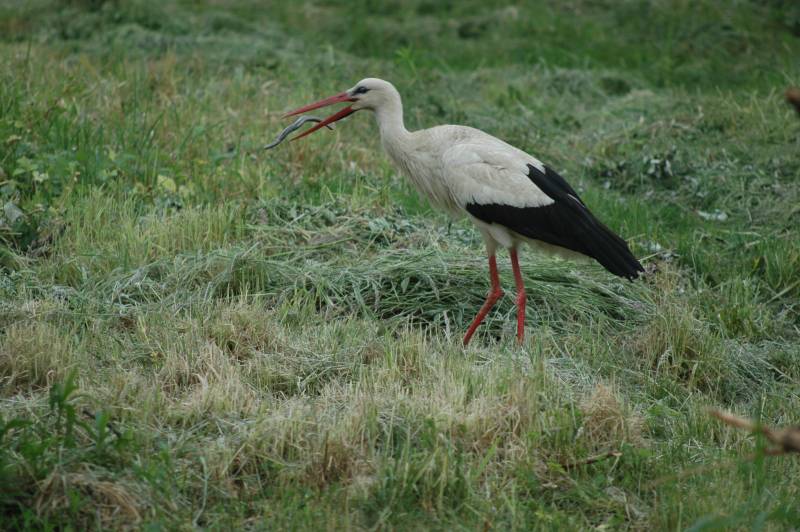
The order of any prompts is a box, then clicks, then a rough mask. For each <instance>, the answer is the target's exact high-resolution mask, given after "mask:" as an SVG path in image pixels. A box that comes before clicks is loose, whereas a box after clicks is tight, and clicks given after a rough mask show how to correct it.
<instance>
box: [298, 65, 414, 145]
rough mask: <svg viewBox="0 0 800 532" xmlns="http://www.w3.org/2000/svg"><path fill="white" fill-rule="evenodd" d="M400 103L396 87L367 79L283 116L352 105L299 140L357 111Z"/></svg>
mask: <svg viewBox="0 0 800 532" xmlns="http://www.w3.org/2000/svg"><path fill="white" fill-rule="evenodd" d="M399 101H400V94H399V93H398V92H397V89H395V88H394V85H392V84H391V83H389V82H388V81H384V80H382V79H377V78H365V79H362V80H361V81H359V82H358V83H356V84H355V85H354V86H353V87H352V88H350V89H347V90H346V91H344V92H340V93H339V94H335V95H333V96H330V97H328V98H325V99H323V100H320V101H318V102H314V103H310V104H308V105H304V106H303V107H300V108H299V109H295V110H294V111H290V112H288V113H286V114H285V115H283V116H284V118H286V117H287V116H293V115H299V114H301V113H305V112H308V111H312V110H314V109H319V108H320V107H326V106H328V105H333V104H336V103H341V102H350V103H351V105H348V106H347V107H343V108H342V109H340V110H339V111H338V112H336V113H334V114H332V115H331V116H329V117H327V118H326V119H325V120H323V121H322V122H320V123H319V124H317V125H315V126H314V127H312V128H311V129H309V130H308V131H306V132H305V133H303V134H302V135H298V136H296V137H295V138H294V139H293V140H297V139H299V138H301V137H305V136H306V135H310V134H311V133H313V132H314V131H316V130H318V129H320V128H322V127H325V126H327V125H328V124H332V123H333V122H336V121H337V120H341V119H342V118H344V117H346V116H350V115H351V114H353V113H355V112H356V111H361V110H362V109H368V110H370V111H377V110H379V109H381V108H382V107H384V106H387V105H391V104H392V103H394V102H399Z"/></svg>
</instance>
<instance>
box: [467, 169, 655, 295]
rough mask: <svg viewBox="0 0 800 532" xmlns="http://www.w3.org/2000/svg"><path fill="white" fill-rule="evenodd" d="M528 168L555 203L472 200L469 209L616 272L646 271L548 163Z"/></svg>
mask: <svg viewBox="0 0 800 532" xmlns="http://www.w3.org/2000/svg"><path fill="white" fill-rule="evenodd" d="M528 168H529V171H528V177H529V178H530V180H531V181H533V183H534V184H535V185H536V186H537V187H539V188H540V189H541V190H542V192H544V193H545V194H547V195H548V196H550V197H551V198H553V200H554V203H551V204H550V205H545V206H542V207H510V206H508V205H502V204H498V203H490V204H480V203H469V204H467V206H466V208H467V212H469V213H470V214H471V215H473V216H474V217H475V218H477V219H479V220H481V221H483V222H486V223H489V224H498V225H502V226H504V227H507V228H508V229H511V230H512V231H514V232H516V233H518V234H520V235H522V236H525V237H528V238H532V239H535V240H541V241H542V242H546V243H548V244H552V245H554V246H560V247H562V248H566V249H569V250H572V251H576V252H578V253H582V254H584V255H587V256H589V257H592V258H593V259H595V260H596V261H597V262H599V263H600V264H602V265H603V267H605V269H607V270H608V271H610V272H611V273H613V274H614V275H618V276H620V277H627V278H628V279H635V278H636V277H638V276H639V275H640V274H641V273H642V272H644V268H642V265H641V264H640V263H639V261H638V260H636V257H634V256H633V254H632V253H631V250H630V248H628V244H627V243H625V241H624V240H623V239H621V238H620V237H619V236H617V235H616V234H615V233H614V232H613V231H611V229H609V228H608V227H606V226H605V225H603V223H602V222H600V220H598V219H597V218H595V217H594V215H593V214H592V213H591V212H589V209H588V208H587V207H586V205H585V204H584V203H583V201H582V200H581V199H580V197H579V196H578V194H577V193H576V192H575V191H574V190H573V189H572V187H571V186H569V183H567V182H566V181H564V178H563V177H561V176H560V175H558V174H557V173H556V172H554V171H553V170H551V169H550V168H547V167H545V171H544V172H542V171H540V170H539V169H538V168H536V167H535V166H533V165H530V164H529V165H528Z"/></svg>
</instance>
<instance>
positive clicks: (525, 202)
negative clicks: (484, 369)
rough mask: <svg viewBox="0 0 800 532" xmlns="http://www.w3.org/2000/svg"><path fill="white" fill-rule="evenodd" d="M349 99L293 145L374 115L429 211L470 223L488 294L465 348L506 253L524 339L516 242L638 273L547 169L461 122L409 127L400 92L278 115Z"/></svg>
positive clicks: (352, 93)
mask: <svg viewBox="0 0 800 532" xmlns="http://www.w3.org/2000/svg"><path fill="white" fill-rule="evenodd" d="M337 103H349V104H350V105H347V106H346V107H344V108H342V109H341V110H339V111H338V112H336V113H334V114H332V115H331V116H329V117H327V118H325V119H324V120H322V121H320V122H319V123H318V124H316V125H315V126H314V127H312V128H311V129H309V130H308V131H306V132H305V133H303V134H301V135H298V136H297V137H295V139H293V140H297V139H299V138H301V137H304V136H306V135H309V134H311V133H313V132H314V131H316V130H318V129H320V128H322V127H325V126H327V125H328V124H332V123H333V122H336V121H337V120H341V119H342V118H345V117H346V116H349V115H351V114H353V113H355V112H356V111H361V110H369V111H372V112H374V113H375V118H376V119H377V122H378V129H379V130H380V137H381V143H382V144H383V147H384V149H385V150H386V153H387V154H388V155H389V157H390V158H391V160H392V161H393V162H394V164H395V165H396V166H397V167H398V168H399V169H400V171H401V172H402V173H403V174H405V175H406V176H407V177H408V178H409V179H410V180H411V181H412V183H413V184H414V185H415V187H416V188H417V190H418V191H419V193H421V194H422V195H424V196H426V197H427V198H428V200H429V201H430V203H431V204H432V206H434V207H437V208H440V209H442V210H444V211H446V212H447V213H449V214H451V215H453V216H456V217H459V216H467V217H468V218H469V219H470V220H472V222H473V223H474V224H475V225H476V226H477V228H478V231H480V234H481V236H482V237H483V242H484V244H485V246H486V254H487V255H488V258H489V281H490V289H489V294H488V295H487V296H486V301H485V302H484V304H483V306H482V307H481V308H480V310H479V311H478V314H477V315H476V316H475V319H474V320H473V321H472V323H471V324H470V326H469V328H468V329H467V332H466V334H465V335H464V340H463V344H464V346H466V345H467V344H469V341H470V339H471V338H472V335H473V334H475V331H476V330H477V328H478V326H479V325H480V324H481V322H482V321H483V320H484V318H485V317H486V315H487V314H488V313H489V311H490V310H491V309H492V307H493V306H494V305H495V303H497V301H498V300H499V299H500V298H501V297H502V296H503V289H502V287H501V286H500V277H499V276H498V271H497V259H496V256H495V253H496V251H497V249H498V247H503V248H506V249H507V250H508V251H509V254H510V257H511V268H512V270H513V273H514V281H515V283H516V289H517V295H516V299H515V302H516V306H517V341H518V342H520V343H521V342H522V341H523V338H524V334H525V307H526V298H525V283H524V281H523V279H522V273H521V272H520V267H519V257H518V254H517V250H518V249H519V247H520V245H521V244H522V243H523V242H526V243H529V244H532V245H534V246H535V247H537V248H539V249H540V250H543V251H545V252H548V253H552V254H556V255H561V256H565V257H567V258H575V257H581V256H583V257H590V258H592V259H594V260H596V261H597V262H599V263H600V264H601V265H602V266H604V267H605V268H606V269H607V270H608V271H609V272H611V273H613V274H614V275H617V276H620V277H625V278H628V279H630V280H633V279H635V278H636V277H638V276H639V275H640V274H641V273H643V272H644V269H643V268H642V265H641V264H640V263H639V261H638V260H636V257H634V256H633V254H632V253H631V251H630V249H629V248H628V245H627V244H626V243H625V241H624V240H623V239H622V238H620V237H619V236H617V235H616V234H615V233H614V232H613V231H611V230H610V229H609V228H608V227H606V226H605V225H603V223H601V222H600V221H599V220H598V219H597V218H596V217H595V216H594V215H593V214H592V213H591V212H590V211H589V209H588V207H587V206H586V204H585V203H584V202H583V200H581V198H580V197H579V196H578V194H577V193H576V192H575V190H574V189H573V188H572V187H571V186H570V185H569V184H568V183H567V182H566V181H565V180H564V179H563V178H562V177H561V176H560V175H558V174H557V173H556V172H555V171H554V170H553V169H552V168H550V167H548V166H545V165H544V164H543V163H542V162H541V161H539V160H538V159H536V158H535V157H533V156H531V155H528V154H527V153H525V152H524V151H522V150H519V149H517V148H515V147H513V146H511V145H510V144H507V143H505V142H503V141H502V140H500V139H498V138H495V137H493V136H491V135H489V134H487V133H484V132H483V131H480V130H478V129H475V128H471V127H466V126H454V125H444V126H437V127H432V128H430V129H423V130H420V131H408V130H407V129H406V128H405V125H404V124H403V104H402V101H401V99H400V94H399V93H398V92H397V89H395V88H394V85H392V84H391V83H389V82H388V81H384V80H381V79H376V78H367V79H363V80H361V81H359V82H358V83H357V84H356V85H355V86H354V87H352V88H351V89H348V90H346V91H344V92H342V93H339V94H336V95H334V96H331V97H329V98H325V99H323V100H320V101H318V102H315V103H312V104H309V105H305V106H303V107H300V108H299V109H296V110H294V111H291V112H289V113H286V115H284V116H285V117H288V116H293V115H297V114H300V113H305V112H307V111H311V110H313V109H319V108H320V107H325V106H328V105H333V104H337Z"/></svg>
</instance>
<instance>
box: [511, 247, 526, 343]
mask: <svg viewBox="0 0 800 532" xmlns="http://www.w3.org/2000/svg"><path fill="white" fill-rule="evenodd" d="M511 269H512V270H513V271H514V282H515V283H516V284H517V299H516V300H515V301H516V303H517V342H518V343H520V344H521V343H522V339H523V337H524V336H525V282H524V281H523V280H522V272H521V271H520V270H519V259H518V257H517V250H516V249H514V248H512V249H511Z"/></svg>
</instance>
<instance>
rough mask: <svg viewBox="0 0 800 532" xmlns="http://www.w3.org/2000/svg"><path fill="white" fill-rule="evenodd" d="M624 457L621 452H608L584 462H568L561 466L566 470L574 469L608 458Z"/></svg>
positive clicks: (586, 459)
mask: <svg viewBox="0 0 800 532" xmlns="http://www.w3.org/2000/svg"><path fill="white" fill-rule="evenodd" d="M620 456H622V453H621V452H619V451H608V452H607V453H603V454H597V455H595V456H590V457H589V458H585V459H583V460H579V461H577V462H568V463H566V464H564V463H561V464H559V465H560V466H561V467H563V468H564V469H574V468H576V467H578V466H583V465H589V464H593V463H595V462H599V461H601V460H605V459H607V458H619V457H620Z"/></svg>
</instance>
